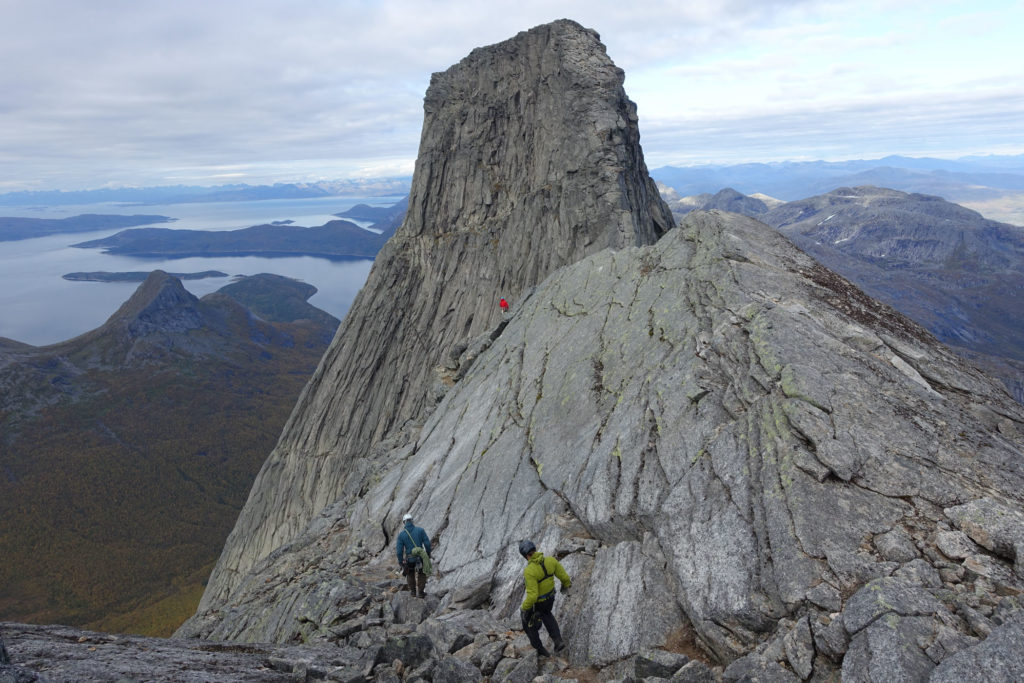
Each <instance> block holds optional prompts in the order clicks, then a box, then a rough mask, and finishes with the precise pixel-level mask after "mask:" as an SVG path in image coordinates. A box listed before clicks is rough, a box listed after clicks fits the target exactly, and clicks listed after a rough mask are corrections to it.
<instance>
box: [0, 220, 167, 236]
mask: <svg viewBox="0 0 1024 683" xmlns="http://www.w3.org/2000/svg"><path fill="white" fill-rule="evenodd" d="M175 220H177V219H176V218H169V217H167V216H148V215H144V214H138V215H134V216H123V215H120V214H110V215H108V214H96V213H85V214H81V215H79V216H71V217H68V218H24V217H21V216H0V242H14V241H17V240H28V239H32V238H34V237H48V236H49V235H59V234H62V233H76V232H96V231H98V230H119V229H122V228H131V227H134V226H136V225H152V224H154V223H170V222H171V221H175Z"/></svg>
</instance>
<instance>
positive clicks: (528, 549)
mask: <svg viewBox="0 0 1024 683" xmlns="http://www.w3.org/2000/svg"><path fill="white" fill-rule="evenodd" d="M536 549H537V546H535V545H534V544H533V541H519V554H520V555H522V556H523V557H529V556H530V553H532V552H533V551H534V550H536Z"/></svg>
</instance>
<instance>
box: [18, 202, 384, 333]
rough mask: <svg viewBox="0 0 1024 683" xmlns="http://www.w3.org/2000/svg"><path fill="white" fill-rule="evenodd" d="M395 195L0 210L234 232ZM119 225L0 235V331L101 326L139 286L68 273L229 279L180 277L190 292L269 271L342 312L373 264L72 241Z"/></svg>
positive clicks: (315, 220) (320, 219)
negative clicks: (206, 274) (114, 249)
mask: <svg viewBox="0 0 1024 683" xmlns="http://www.w3.org/2000/svg"><path fill="white" fill-rule="evenodd" d="M400 199H401V197H320V198H315V199H287V200H261V201H247V202H207V203H190V204H169V205H148V204H147V205H124V204H90V205H79V206H58V207H41V206H35V207H13V206H4V207H0V215H3V216H28V217H34V218H64V217H67V216H75V215H79V214H83V213H97V214H125V215H132V214H150V215H163V216H168V217H171V218H176V219H177V220H176V221H174V222H173V223H162V224H159V225H158V226H156V227H167V228H174V229H190V230H236V229H239V228H245V227H249V226H252V225H259V224H262V223H270V222H273V221H292V222H293V223H292V224H294V225H301V226H305V227H310V226H316V225H323V224H324V223H326V222H328V221H330V220H334V219H335V218H336V217H335V216H333V215H332V214H335V213H338V212H341V211H345V210H346V209H349V208H351V207H352V206H354V205H356V204H370V205H374V206H390V205H391V204H394V203H395V202H397V201H399V200H400ZM116 232H119V230H103V231H99V232H89V233H74V234H61V235H51V236H48V237H40V238H36V239H30V240H21V241H16V242H0V337H6V338H8V339H14V340H16V341H20V342H24V343H26V344H32V345H36V346H40V345H45V344H53V343H56V342H59V341H63V340H65V339H70V338H72V337H75V336H77V335H79V334H82V333H84V332H88V331H89V330H91V329H93V328H95V327H98V326H99V325H102V324H103V323H104V322H105V321H106V319H107V318H109V317H110V315H111V314H113V313H114V312H115V311H116V310H117V309H118V307H119V306H120V305H121V304H122V303H124V302H125V301H126V300H127V299H128V297H130V296H131V295H132V292H134V291H135V289H136V288H137V287H138V283H132V282H117V283H113V282H72V281H69V280H65V279H63V277H62V276H63V275H64V274H65V273H70V272H75V271H112V272H117V271H150V270H155V269H161V270H166V271H168V272H175V273H189V272H197V271H204V270H219V271H221V272H223V273H227V274H228V277H221V278H207V279H202V280H185V281H183V284H184V285H185V287H186V288H187V289H188V290H189V291H190V292H192V293H193V294H195V295H196V296H203V295H205V294H209V293H210V292H213V291H215V290H217V289H219V288H221V287H223V286H224V285H226V284H229V283H230V282H231V281H232V277H233V276H235V275H255V274H257V273H276V274H278V275H284V276H287V277H293V278H296V279H299V280H303V281H304V282H308V283H309V284H311V285H313V286H314V287H316V288H317V290H319V291H318V292H317V293H316V294H315V295H314V296H313V297H312V298H311V299H310V303H312V304H313V305H315V306H318V307H319V308H321V309H323V310H325V311H327V312H328V313H330V314H331V315H334V316H335V317H337V318H342V317H343V316H344V315H345V312H346V311H347V310H348V307H349V305H350V304H351V303H352V299H353V298H354V297H355V295H356V293H357V292H358V291H359V289H360V288H361V287H362V286H363V283H364V282H365V281H366V276H367V275H368V274H369V272H370V266H371V265H372V261H369V260H352V261H329V260H327V259H322V258H314V257H310V256H302V257H286V258H266V257H258V256H239V257H214V258H201V257H194V258H183V259H151V258H145V259H144V258H136V257H130V256H120V255H111V254H104V253H103V252H102V251H101V250H99V249H79V248H76V247H72V246H71V245H72V244H77V243H79V242H85V241H87V240H92V239H98V238H101V237H106V236H108V235H112V234H114V233H116Z"/></svg>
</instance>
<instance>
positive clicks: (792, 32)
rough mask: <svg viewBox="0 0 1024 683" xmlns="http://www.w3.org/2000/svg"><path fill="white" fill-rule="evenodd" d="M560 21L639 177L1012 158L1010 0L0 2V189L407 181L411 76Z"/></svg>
mask: <svg viewBox="0 0 1024 683" xmlns="http://www.w3.org/2000/svg"><path fill="white" fill-rule="evenodd" d="M562 17H568V18H571V19H575V20H577V21H579V22H580V23H582V24H583V25H585V26H587V27H590V28H593V29H596V30H597V31H598V32H599V33H600V34H601V38H602V41H603V42H604V44H605V45H606V46H607V48H608V54H609V56H610V57H611V58H612V60H613V61H614V62H615V63H616V64H617V65H618V66H620V67H622V68H623V69H624V70H625V72H626V92H627V94H628V95H629V96H630V97H631V98H632V99H633V100H634V101H635V102H636V103H637V105H638V108H639V114H640V132H641V137H642V144H643V146H644V152H645V155H646V158H647V162H648V166H650V167H652V168H653V167H657V166H662V165H667V164H673V165H693V164H700V163H738V162H741V161H782V160H810V159H829V160H839V159H851V158H874V157H879V156H884V155H886V154H904V155H909V156H926V155H927V156H939V157H946V158H955V157H958V156H963V155H968V154H991V153H996V154H1019V153H1024V40H1022V39H1021V36H1022V34H1024V3H1022V2H1020V1H1019V0H974V1H973V2H960V1H956V2H952V1H947V0H855V1H853V0H686V1H679V2H677V1H674V0H665V1H663V2H653V1H651V2H645V1H643V0H639V1H636V2H623V1H622V0H610V1H606V0H581V1H580V2H557V1H553V0H515V1H512V2H508V1H505V0H490V1H489V2H486V3H481V2H477V1H472V2H469V1H461V0H459V1H456V0H438V1H431V0H379V1H376V2H374V1H372V0H237V1H235V0H173V1H170V2H168V1H157V0H90V1H89V2H84V1H81V0H0V64H2V65H3V66H2V68H0V193H2V192H9V191H14V190H25V189H66V190H70V189H85V188H99V187H120V186H144V185H165V184H178V183H183V184H197V185H217V184H224V183H230V182H247V183H268V182H276V181H281V182H295V181H313V180H320V179H340V178H353V177H387V176H395V175H409V174H411V172H412V166H413V160H414V158H415V155H416V148H417V144H418V142H419V131H420V126H421V124H422V114H423V112H422V99H423V93H424V91H425V90H426V87H427V84H428V83H429V79H430V74H431V73H432V72H434V71H442V70H444V69H446V68H447V67H449V66H450V65H451V64H453V63H455V62H457V61H459V60H460V59H461V58H462V57H464V56H465V55H466V54H467V53H468V52H469V51H470V50H472V49H473V48H474V47H478V46H481V45H488V44H491V43H495V42H498V41H501V40H504V39H505V38H508V37H511V36H512V35H514V34H515V33H517V32H519V31H521V30H524V29H527V28H530V27H532V26H535V25H537V24H541V23H545V22H547V21H551V20H553V19H557V18H562Z"/></svg>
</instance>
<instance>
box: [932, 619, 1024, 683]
mask: <svg viewBox="0 0 1024 683" xmlns="http://www.w3.org/2000/svg"><path fill="white" fill-rule="evenodd" d="M929 680H931V681H934V682H935V683H954V682H955V681H1020V680H1024V612H1019V613H1018V614H1017V615H1016V616H1015V618H1013V619H1011V620H1009V621H1007V622H1006V623H1005V624H1003V625H1002V626H999V627H998V628H996V629H995V630H994V631H992V635H990V636H989V637H988V638H986V639H985V640H984V641H982V642H981V643H978V644H977V645H974V646H973V647H969V648H966V649H963V650H960V651H959V652H958V653H956V654H954V655H953V656H951V657H949V658H948V659H946V660H944V661H943V662H942V663H941V664H939V665H938V666H937V667H936V668H935V671H934V672H933V673H932V676H931V678H930V679H929Z"/></svg>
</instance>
